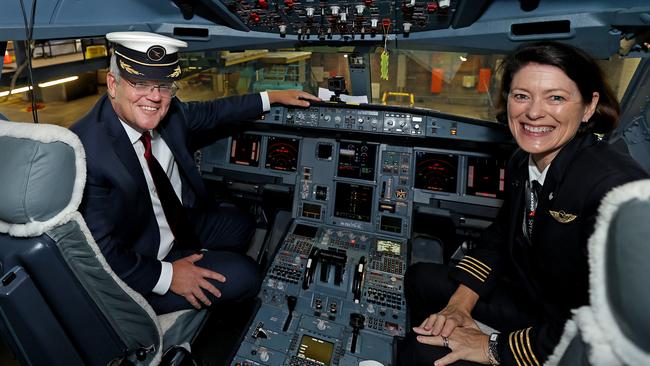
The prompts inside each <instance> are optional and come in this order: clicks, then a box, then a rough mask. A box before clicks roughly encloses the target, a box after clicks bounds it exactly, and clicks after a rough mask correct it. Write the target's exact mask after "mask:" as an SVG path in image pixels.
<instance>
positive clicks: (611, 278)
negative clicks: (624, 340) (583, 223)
mask: <svg viewBox="0 0 650 366" xmlns="http://www.w3.org/2000/svg"><path fill="white" fill-rule="evenodd" d="M649 216H650V201H647V200H646V201H642V200H638V199H634V200H632V201H627V202H625V203H623V204H622V205H621V206H620V207H619V209H618V210H617V211H616V214H615V215H614V217H613V218H612V222H611V223H610V225H609V233H608V234H609V235H608V238H607V243H608V244H607V249H606V257H605V271H606V272H607V295H608V298H609V303H610V305H611V309H612V312H613V314H614V318H615V319H616V321H617V322H618V323H619V326H620V328H621V331H622V332H623V333H624V334H625V335H627V336H628V338H630V340H632V342H634V343H635V344H637V345H638V346H639V347H641V348H642V349H644V350H645V351H646V352H648V353H650V338H649V337H648V336H647V335H648V334H650V315H649V313H648V309H650V292H649V291H648V278H650V267H649V266H648V260H649V259H650V245H648V244H649V241H648V238H650V226H649V225H648V217H649Z"/></svg>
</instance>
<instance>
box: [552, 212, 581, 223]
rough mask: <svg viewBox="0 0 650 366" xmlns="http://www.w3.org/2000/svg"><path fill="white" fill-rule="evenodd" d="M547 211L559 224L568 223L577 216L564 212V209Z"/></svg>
mask: <svg viewBox="0 0 650 366" xmlns="http://www.w3.org/2000/svg"><path fill="white" fill-rule="evenodd" d="M548 213H550V214H551V216H553V218H554V219H555V221H557V222H559V223H560V224H568V223H570V222H572V221H573V220H575V219H576V218H577V217H578V216H577V215H574V214H570V213H566V212H564V211H553V210H549V211H548Z"/></svg>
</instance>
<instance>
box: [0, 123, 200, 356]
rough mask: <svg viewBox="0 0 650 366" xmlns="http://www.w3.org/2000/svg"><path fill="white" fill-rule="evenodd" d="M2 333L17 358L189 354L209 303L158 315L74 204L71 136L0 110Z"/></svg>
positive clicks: (78, 154)
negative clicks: (3, 116)
mask: <svg viewBox="0 0 650 366" xmlns="http://www.w3.org/2000/svg"><path fill="white" fill-rule="evenodd" d="M0 156H1V157H2V158H1V159H0V276H1V283H0V335H1V336H2V338H3V339H4V341H5V343H6V344H7V346H8V347H9V348H10V349H11V350H12V352H13V354H14V355H15V357H16V358H17V359H18V361H19V362H20V363H21V364H23V365H66V366H71V365H79V366H81V365H158V364H160V363H161V362H163V363H169V364H178V363H179V362H180V360H182V359H185V360H187V359H188V357H187V355H188V354H189V350H190V345H191V343H192V341H193V340H194V338H195V337H196V336H197V334H198V332H199V331H200V329H201V328H202V326H203V324H204V323H205V320H206V319H207V314H208V313H207V310H201V311H196V310H183V311H179V312H175V313H170V314H164V315H161V316H156V314H155V313H154V311H153V309H152V308H151V307H150V306H149V304H148V303H147V301H146V300H145V299H144V298H143V297H142V296H141V295H140V294H138V293H137V292H135V291H134V290H132V289H131V288H129V287H128V286H127V285H126V284H125V283H124V282H122V281H121V280H120V279H119V278H118V277H117V275H116V274H115V273H114V272H113V271H112V270H111V268H110V267H109V266H108V264H107V263H106V260H105V259H104V257H103V255H102V254H101V252H100V250H99V248H98V246H97V244H96V243H95V241H94V240H93V237H92V236H91V234H90V231H89V230H88V228H87V226H86V224H85V222H84V220H83V218H82V216H81V214H80V213H79V212H78V211H77V208H78V206H79V204H80V202H81V199H82V196H83V190H84V185H85V182H86V165H85V163H86V162H85V153H84V150H83V147H82V145H81V142H80V141H79V139H78V138H77V136H76V135H75V134H74V133H72V132H70V131H69V130H67V129H65V128H62V127H58V126H54V125H38V124H29V123H14V122H7V121H3V120H0Z"/></svg>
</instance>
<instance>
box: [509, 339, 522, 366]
mask: <svg viewBox="0 0 650 366" xmlns="http://www.w3.org/2000/svg"><path fill="white" fill-rule="evenodd" d="M513 334H514V333H510V335H509V336H508V344H509V345H510V352H512V355H513V356H514V358H515V361H517V366H521V362H519V358H517V353H516V352H515V348H514V347H513V346H512V342H513Z"/></svg>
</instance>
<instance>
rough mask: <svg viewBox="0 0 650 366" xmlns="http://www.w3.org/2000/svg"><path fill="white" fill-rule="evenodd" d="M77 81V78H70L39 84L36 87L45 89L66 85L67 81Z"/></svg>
mask: <svg viewBox="0 0 650 366" xmlns="http://www.w3.org/2000/svg"><path fill="white" fill-rule="evenodd" d="M77 79H79V76H70V77H67V78H63V79H58V80H52V81H48V82H45V83H40V84H38V86H40V87H41V88H47V87H48V86H52V85H57V84H63V83H67V82H68V81H74V80H77Z"/></svg>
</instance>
